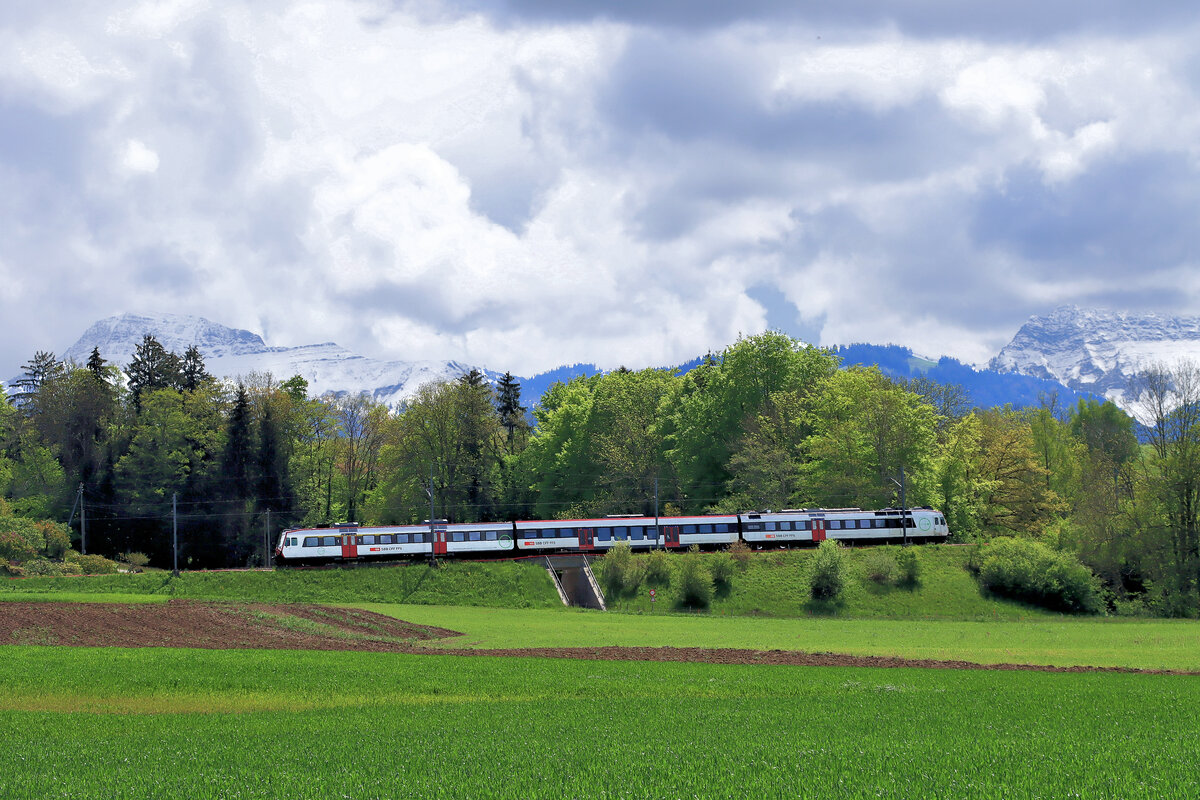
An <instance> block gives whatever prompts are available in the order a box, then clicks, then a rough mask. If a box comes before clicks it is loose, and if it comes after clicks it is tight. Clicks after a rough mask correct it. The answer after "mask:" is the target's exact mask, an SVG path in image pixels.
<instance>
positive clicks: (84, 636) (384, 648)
mask: <svg viewBox="0 0 1200 800" xmlns="http://www.w3.org/2000/svg"><path fill="white" fill-rule="evenodd" d="M461 635H462V634H459V633H457V632H455V631H450V630H446V629H444V628H434V627H430V626H427V625H416V624H414V623H411V622H404V621H402V620H398V619H393V618H392V617H388V616H384V615H383V614H376V613H374V612H371V611H360V610H357V609H349V608H334V607H330V606H318V605H269V604H258V603H249V604H247V603H209V602H201V601H195V600H171V601H169V602H167V603H165V604H161V605H155V604H142V603H139V604H132V605H122V604H118V603H56V602H47V603H9V602H4V603H0V644H36V645H73V646H78V647H199V648H209V649H237V648H260V649H278V650H360V651H371V652H398V653H419V654H427V655H429V654H436V655H456V656H518V657H536V658H578V659H595V660H604V661H679V662H701V663H707V664H771V665H793V666H811V667H922V668H927V669H1000V670H1035V671H1040V672H1126V673H1134V672H1136V673H1154V674H1172V675H1197V674H1200V673H1197V672H1180V671H1175V670H1140V669H1130V668H1126V667H1052V666H1045V665H1037V664H976V663H974V662H970V661H936V660H931V659H911V658H895V657H890V656H853V655H845V654H839V653H804V652H799V651H792V650H739V649H731V648H730V649H711V650H710V649H705V648H700V647H531V648H524V649H505V650H465V649H464V650H458V649H453V650H452V649H441V648H431V647H429V646H422V647H418V646H416V645H415V642H417V641H429V640H433V639H445V638H448V637H452V636H461Z"/></svg>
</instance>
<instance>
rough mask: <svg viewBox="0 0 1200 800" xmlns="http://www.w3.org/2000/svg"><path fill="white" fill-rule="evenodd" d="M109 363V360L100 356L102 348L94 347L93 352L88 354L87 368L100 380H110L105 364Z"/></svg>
mask: <svg viewBox="0 0 1200 800" xmlns="http://www.w3.org/2000/svg"><path fill="white" fill-rule="evenodd" d="M107 363H108V362H107V361H105V360H104V359H103V358H101V357H100V348H99V347H93V348H92V354H91V355H90V356H88V360H87V368H88V371H89V372H91V373H92V377H94V378H95V379H96V380H98V381H102V382H105V383H107V382H108V380H107V378H106V376H105V374H104V365H105V364H107Z"/></svg>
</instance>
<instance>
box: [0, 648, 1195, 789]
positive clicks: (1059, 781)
mask: <svg viewBox="0 0 1200 800" xmlns="http://www.w3.org/2000/svg"><path fill="white" fill-rule="evenodd" d="M3 653H4V656H3V657H4V659H5V662H6V669H5V670H3V672H0V739H2V740H3V741H4V742H5V747H4V748H0V796H3V797H6V798H44V797H105V798H156V797H163V798H166V797H190V798H197V799H202V798H227V797H243V798H253V797H289V798H327V797H348V798H388V797H420V798H427V797H428V798H438V797H445V798H450V797H483V796H487V797H501V798H531V797H547V798H550V797H553V798H560V797H611V798H616V797H693V796H703V797H730V798H734V797H736V798H743V797H785V796H786V797H814V798H815V797H823V798H866V797H978V798H993V797H994V798H1012V797H1046V798H1051V797H1067V796H1082V797H1089V798H1129V797H1163V798H1174V797H1178V798H1185V797H1188V798H1190V797H1192V796H1194V790H1195V787H1196V786H1197V785H1200V765H1198V764H1197V761H1196V759H1195V749H1194V744H1193V743H1194V741H1195V740H1196V737H1197V736H1198V735H1200V715H1197V714H1196V713H1195V709H1196V708H1198V707H1200V681H1198V680H1196V679H1194V678H1189V677H1180V676H1158V675H1111V674H1043V673H1019V672H1018V673H1013V672H968V671H942V670H938V671H932V670H913V669H887V670H873V669H849V668H846V669H842V668H804V667H767V666H757V667H749V666H718V665H704V664H659V663H648V662H596V661H559V660H552V659H510V658H472V657H454V656H411V655H396V654H368V653H328V652H320V653H318V652H270V651H196V650H169V649H155V648H146V649H135V650H112V649H89V648H48V647H6V648H4V649H3Z"/></svg>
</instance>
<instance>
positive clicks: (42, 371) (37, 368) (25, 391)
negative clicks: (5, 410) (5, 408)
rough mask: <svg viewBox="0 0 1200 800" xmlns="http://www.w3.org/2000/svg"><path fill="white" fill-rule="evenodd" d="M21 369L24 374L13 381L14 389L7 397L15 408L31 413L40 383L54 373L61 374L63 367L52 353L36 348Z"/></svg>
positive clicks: (54, 374)
mask: <svg viewBox="0 0 1200 800" xmlns="http://www.w3.org/2000/svg"><path fill="white" fill-rule="evenodd" d="M21 369H22V370H24V376H23V377H22V378H21V379H20V380H15V381H13V388H14V389H16V391H15V392H13V393H12V394H11V395H10V396H9V398H8V399H9V402H10V403H12V404H13V405H14V406H16V407H17V408H22V409H25V410H26V411H28V412H31V413H32V411H33V403H34V401H35V400H36V399H37V395H38V391H39V390H40V389H41V388H42V384H44V383H45V382H46V381H47V380H50V379H51V378H53V377H54V376H56V375H61V374H62V373H63V371H64V369H65V368H64V366H63V363H62V362H61V361H59V360H58V359H57V358H55V357H54V353H51V352H48V351H46V350H38V351H37V352H36V353H34V354H33V358H32V359H31V360H30V361H29V363H28V364H25V365H24V366H23V367H21Z"/></svg>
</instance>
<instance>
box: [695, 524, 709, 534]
mask: <svg viewBox="0 0 1200 800" xmlns="http://www.w3.org/2000/svg"><path fill="white" fill-rule="evenodd" d="M712 531H713V526H712V525H697V526H696V532H697V533H712Z"/></svg>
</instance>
